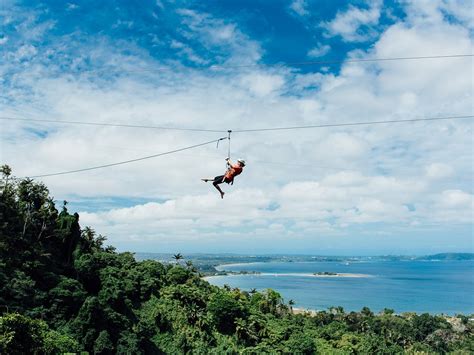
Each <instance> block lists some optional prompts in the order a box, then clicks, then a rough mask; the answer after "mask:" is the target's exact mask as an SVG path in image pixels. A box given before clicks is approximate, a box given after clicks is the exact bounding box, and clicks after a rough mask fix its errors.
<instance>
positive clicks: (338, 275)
mask: <svg viewBox="0 0 474 355" xmlns="http://www.w3.org/2000/svg"><path fill="white" fill-rule="evenodd" d="M232 276H274V277H280V276H284V277H285V276H289V277H292V276H293V277H314V278H369V277H374V276H373V275H369V274H355V273H344V272H338V273H334V274H333V275H324V274H312V273H302V272H295V273H269V272H262V273H242V274H238V273H237V274H228V275H209V276H204V277H203V279H204V280H207V279H209V278H211V277H232Z"/></svg>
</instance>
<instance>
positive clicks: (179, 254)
mask: <svg viewBox="0 0 474 355" xmlns="http://www.w3.org/2000/svg"><path fill="white" fill-rule="evenodd" d="M173 258H174V259H175V260H176V264H179V261H180V260H181V259H182V258H183V256H182V255H181V253H178V254H174V255H173Z"/></svg>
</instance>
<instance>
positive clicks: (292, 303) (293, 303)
mask: <svg viewBox="0 0 474 355" xmlns="http://www.w3.org/2000/svg"><path fill="white" fill-rule="evenodd" d="M294 305H295V301H293V300H289V301H288V306H290V311H291V312H292V313H293V306H294Z"/></svg>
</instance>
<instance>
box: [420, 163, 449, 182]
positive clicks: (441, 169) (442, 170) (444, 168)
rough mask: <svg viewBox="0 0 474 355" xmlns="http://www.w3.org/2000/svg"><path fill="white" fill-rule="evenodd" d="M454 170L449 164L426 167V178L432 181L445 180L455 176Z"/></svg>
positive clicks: (434, 164)
mask: <svg viewBox="0 0 474 355" xmlns="http://www.w3.org/2000/svg"><path fill="white" fill-rule="evenodd" d="M453 173H454V171H453V168H452V167H451V166H449V165H448V164H443V163H433V164H430V165H428V166H427V167H426V176H427V177H428V178H430V179H436V180H437V179H445V178H448V177H451V176H453Z"/></svg>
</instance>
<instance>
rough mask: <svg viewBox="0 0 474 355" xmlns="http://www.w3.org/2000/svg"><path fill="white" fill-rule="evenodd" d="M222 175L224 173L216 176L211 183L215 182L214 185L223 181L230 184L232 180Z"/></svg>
mask: <svg viewBox="0 0 474 355" xmlns="http://www.w3.org/2000/svg"><path fill="white" fill-rule="evenodd" d="M224 176H225V175H219V176H216V177H215V178H214V181H213V182H212V183H213V184H215V185H217V184H222V183H223V182H225V183H226V184H230V183H231V182H232V180H230V179H228V178H225V177H224Z"/></svg>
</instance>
